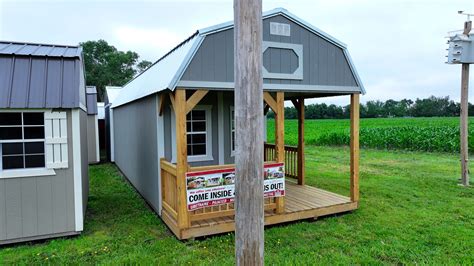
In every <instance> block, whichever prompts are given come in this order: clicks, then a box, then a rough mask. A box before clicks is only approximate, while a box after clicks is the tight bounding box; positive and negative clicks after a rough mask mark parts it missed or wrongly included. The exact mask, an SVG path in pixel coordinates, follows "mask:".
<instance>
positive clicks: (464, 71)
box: [446, 11, 474, 186]
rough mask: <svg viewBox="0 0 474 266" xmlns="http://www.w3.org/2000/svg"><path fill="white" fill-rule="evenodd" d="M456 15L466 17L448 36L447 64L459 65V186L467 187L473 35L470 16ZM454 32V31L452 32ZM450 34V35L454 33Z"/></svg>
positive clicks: (473, 50)
mask: <svg viewBox="0 0 474 266" xmlns="http://www.w3.org/2000/svg"><path fill="white" fill-rule="evenodd" d="M458 14H461V15H465V16H467V20H466V22H464V29H463V32H462V33H457V34H454V35H452V36H449V41H448V44H449V49H448V56H447V57H448V61H447V62H446V63H448V64H461V114H460V121H459V122H460V132H459V133H460V144H461V145H460V146H461V185H464V186H469V146H468V115H469V114H468V105H469V100H468V94H469V64H474V33H472V32H471V30H472V22H471V16H474V14H468V13H465V12H464V11H458ZM454 32H456V31H454ZM454 32H451V33H454Z"/></svg>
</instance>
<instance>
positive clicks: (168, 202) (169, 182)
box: [161, 158, 277, 223]
mask: <svg viewBox="0 0 474 266" xmlns="http://www.w3.org/2000/svg"><path fill="white" fill-rule="evenodd" d="M227 168H234V165H233V164H227V165H211V166H199V167H190V168H189V172H200V171H207V170H214V169H227ZM176 173H177V171H176V165H175V164H172V163H170V162H168V161H166V159H164V158H162V159H161V185H162V188H161V190H162V206H163V210H165V211H166V212H167V213H168V214H169V215H170V216H171V217H172V218H173V219H174V220H175V221H177V220H178V211H177V210H178V208H179V207H180V206H178V198H177V197H178V188H177V182H176V180H177V178H185V177H184V176H182V177H177V176H176ZM264 202H265V211H270V210H271V211H274V210H276V207H277V206H276V203H275V198H265V200H264ZM234 211H235V207H234V203H228V204H222V205H218V206H212V207H206V208H202V209H198V210H194V211H188V215H189V221H190V222H191V223H192V222H196V221H199V220H205V219H213V218H219V217H226V216H233V215H234Z"/></svg>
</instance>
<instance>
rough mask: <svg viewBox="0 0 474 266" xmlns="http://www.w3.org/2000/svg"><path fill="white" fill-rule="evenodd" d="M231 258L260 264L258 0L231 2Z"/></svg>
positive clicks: (238, 263) (261, 175)
mask: <svg viewBox="0 0 474 266" xmlns="http://www.w3.org/2000/svg"><path fill="white" fill-rule="evenodd" d="M234 23H235V28H234V80H235V129H236V153H235V168H236V178H235V205H236V210H235V256H236V263H237V265H263V244H264V243H263V226H264V216H263V214H264V213H263V133H264V132H263V123H264V119H263V118H264V117H263V113H262V110H263V77H262V56H263V55H262V0H234Z"/></svg>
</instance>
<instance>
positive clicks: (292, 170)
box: [263, 143, 298, 179]
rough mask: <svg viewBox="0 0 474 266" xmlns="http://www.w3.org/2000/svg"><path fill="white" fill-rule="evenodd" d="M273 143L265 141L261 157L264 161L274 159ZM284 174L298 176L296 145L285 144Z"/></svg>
mask: <svg viewBox="0 0 474 266" xmlns="http://www.w3.org/2000/svg"><path fill="white" fill-rule="evenodd" d="M275 156H276V150H275V144H271V143H265V144H264V153H263V158H264V160H265V161H273V160H275ZM285 176H286V177H292V178H296V179H297V178H298V147H295V146H286V145H285Z"/></svg>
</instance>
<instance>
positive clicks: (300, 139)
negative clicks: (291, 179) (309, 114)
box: [295, 97, 305, 185]
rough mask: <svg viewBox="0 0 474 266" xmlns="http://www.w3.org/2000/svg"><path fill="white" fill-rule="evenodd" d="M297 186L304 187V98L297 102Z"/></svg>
mask: <svg viewBox="0 0 474 266" xmlns="http://www.w3.org/2000/svg"><path fill="white" fill-rule="evenodd" d="M295 107H296V108H298V185H304V175H305V172H304V98H303V97H301V98H299V100H298V106H295Z"/></svg>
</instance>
